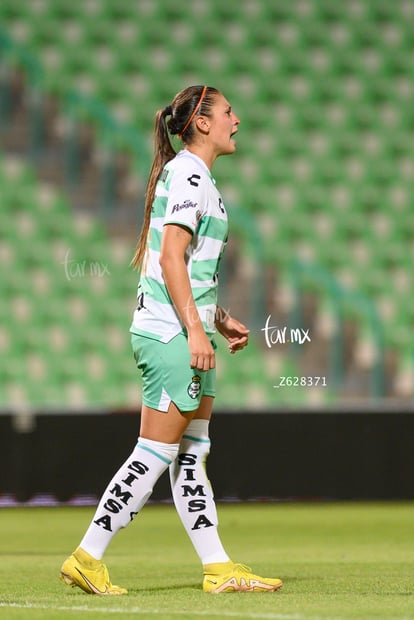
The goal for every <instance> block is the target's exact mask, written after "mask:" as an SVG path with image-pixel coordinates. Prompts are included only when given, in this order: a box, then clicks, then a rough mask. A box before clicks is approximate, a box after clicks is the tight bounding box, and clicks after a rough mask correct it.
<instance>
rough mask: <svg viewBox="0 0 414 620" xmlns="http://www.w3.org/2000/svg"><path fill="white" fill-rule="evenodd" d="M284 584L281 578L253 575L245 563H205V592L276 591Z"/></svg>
mask: <svg viewBox="0 0 414 620" xmlns="http://www.w3.org/2000/svg"><path fill="white" fill-rule="evenodd" d="M282 586H283V583H282V582H281V580H280V579H269V578H268V577H259V576H258V575H253V573H252V572H251V569H250V568H249V567H248V566H245V565H244V564H234V563H233V562H221V563H219V564H205V565H204V580H203V590H204V592H210V593H212V594H220V592H274V591H275V590H279V589H280V588H281V587H282Z"/></svg>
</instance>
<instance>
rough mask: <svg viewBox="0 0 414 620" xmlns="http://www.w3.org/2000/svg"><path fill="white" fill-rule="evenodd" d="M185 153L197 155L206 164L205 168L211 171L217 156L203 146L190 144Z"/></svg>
mask: <svg viewBox="0 0 414 620" xmlns="http://www.w3.org/2000/svg"><path fill="white" fill-rule="evenodd" d="M185 148H186V149H187V151H189V152H190V153H193V154H194V155H197V157H199V158H200V159H202V160H203V162H204V163H205V164H206V166H207V168H208V169H209V170H211V169H212V168H213V164H214V162H215V161H216V158H217V155H216V154H215V153H213V151H212V149H210V148H208V147H206V145H204V144H191V145H188V146H186V147H185Z"/></svg>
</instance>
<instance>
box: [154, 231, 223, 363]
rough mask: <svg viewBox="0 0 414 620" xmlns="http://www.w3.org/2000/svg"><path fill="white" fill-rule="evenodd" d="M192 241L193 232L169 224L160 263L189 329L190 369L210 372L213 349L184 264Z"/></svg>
mask: <svg viewBox="0 0 414 620" xmlns="http://www.w3.org/2000/svg"><path fill="white" fill-rule="evenodd" d="M191 239H192V232H191V231H190V230H189V229H188V228H186V227H185V226H182V225H179V224H166V225H165V226H164V228H163V234H162V240H161V251H160V259H159V261H160V266H161V269H162V274H163V278H164V281H165V285H166V287H167V290H168V293H169V295H170V297H171V299H172V301H173V303H174V306H175V308H176V310H177V312H178V314H179V316H180V318H181V320H182V322H183V324H184V325H185V327H186V329H187V334H188V346H189V350H190V356H191V362H190V364H191V367H192V368H196V369H197V370H209V369H210V368H214V367H215V354H214V349H213V347H212V345H211V342H210V340H209V339H208V337H207V335H206V333H205V331H204V327H203V324H202V322H201V319H200V316H199V314H198V310H197V306H196V304H195V301H194V298H193V294H192V291H191V284H190V279H189V277H188V272H187V267H186V263H185V253H186V250H187V248H188V245H189V244H190V243H191Z"/></svg>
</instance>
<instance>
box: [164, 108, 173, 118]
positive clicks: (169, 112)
mask: <svg viewBox="0 0 414 620" xmlns="http://www.w3.org/2000/svg"><path fill="white" fill-rule="evenodd" d="M172 113H173V109H172V106H171V105H166V106H165V108H164V110H163V115H164V116H172Z"/></svg>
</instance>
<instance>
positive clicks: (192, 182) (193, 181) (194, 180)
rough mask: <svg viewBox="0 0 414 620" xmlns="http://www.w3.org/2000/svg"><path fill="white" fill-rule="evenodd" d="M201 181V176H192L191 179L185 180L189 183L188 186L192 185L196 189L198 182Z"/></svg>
mask: <svg viewBox="0 0 414 620" xmlns="http://www.w3.org/2000/svg"><path fill="white" fill-rule="evenodd" d="M200 179H201V176H200V175H199V174H192V175H191V177H188V178H187V181H188V182H189V184H190V185H192V186H193V187H198V181H199V180H200Z"/></svg>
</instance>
